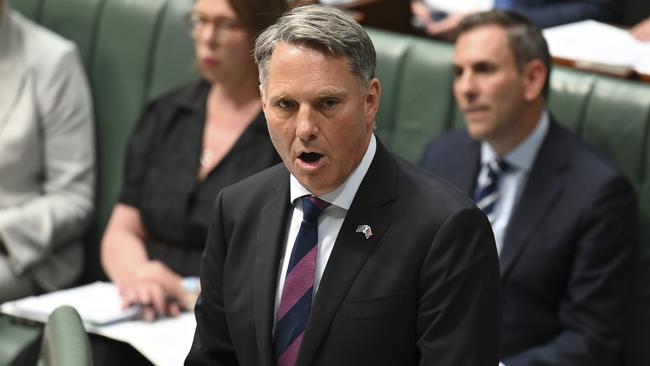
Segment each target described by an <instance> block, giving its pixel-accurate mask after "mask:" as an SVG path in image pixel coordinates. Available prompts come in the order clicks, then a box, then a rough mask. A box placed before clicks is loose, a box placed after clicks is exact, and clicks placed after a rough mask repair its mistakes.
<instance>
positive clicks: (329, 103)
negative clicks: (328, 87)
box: [322, 99, 339, 108]
mask: <svg viewBox="0 0 650 366" xmlns="http://www.w3.org/2000/svg"><path fill="white" fill-rule="evenodd" d="M322 104H323V107H325V108H334V107H336V106H337V105H338V104H339V101H338V100H336V99H324V100H323V102H322Z"/></svg>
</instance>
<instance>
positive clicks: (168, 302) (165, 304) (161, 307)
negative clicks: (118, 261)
mask: <svg viewBox="0 0 650 366" xmlns="http://www.w3.org/2000/svg"><path fill="white" fill-rule="evenodd" d="M181 280H182V278H181V277H180V276H179V275H178V274H176V273H174V272H173V271H172V270H170V269H169V268H168V267H167V266H165V265H164V264H162V263H161V262H159V261H148V262H146V263H145V264H144V265H142V266H140V267H139V268H138V269H137V270H135V272H134V273H133V274H132V275H131V276H127V277H126V278H124V279H122V280H119V281H117V282H116V285H117V287H118V289H119V291H120V295H121V296H122V306H123V307H129V306H131V305H140V306H142V317H143V318H144V319H145V320H147V321H153V320H154V319H156V318H158V317H162V316H172V317H173V316H177V315H178V314H179V313H180V312H181V309H182V308H183V306H182V303H183V299H184V294H183V290H182V288H181Z"/></svg>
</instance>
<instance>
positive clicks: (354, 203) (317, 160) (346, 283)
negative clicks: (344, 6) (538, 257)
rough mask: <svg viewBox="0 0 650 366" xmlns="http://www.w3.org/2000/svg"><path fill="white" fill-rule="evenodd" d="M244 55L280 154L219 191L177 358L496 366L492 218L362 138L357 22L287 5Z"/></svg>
mask: <svg viewBox="0 0 650 366" xmlns="http://www.w3.org/2000/svg"><path fill="white" fill-rule="evenodd" d="M255 58H256V61H257V63H258V65H259V70H260V81H261V86H260V91H261V94H262V102H263V109H264V113H265V114H266V118H267V122H268V127H269V132H270V135H271V138H272V140H273V144H274V145H275V147H276V149H277V151H278V153H279V154H280V156H281V157H282V160H283V163H284V164H281V165H278V166H275V167H272V168H270V169H268V170H266V171H263V172H261V173H260V174H258V175H256V176H253V177H251V178H249V179H247V180H244V181H242V182H240V183H238V184H236V185H234V186H231V187H229V188H226V189H224V190H223V191H222V192H221V193H220V194H219V196H218V197H217V200H216V203H215V207H214V211H213V217H212V220H211V227H210V231H209V235H208V241H207V246H206V252H205V254H204V259H203V263H202V267H201V288H202V292H201V295H200V298H199V300H198V301H197V306H196V309H195V312H196V318H197V329H196V334H195V338H194V343H193V345H192V349H191V350H190V353H189V355H188V357H187V360H186V365H207V364H210V365H249V366H252V365H269V366H270V365H279V366H285V365H291V366H293V365H303V366H306V365H323V366H325V365H327V366H331V365H337V366H345V365H355V366H358V365H373V366H377V365H379V366H381V365H387V366H388V365H434V364H435V365H449V366H452V365H492V366H494V365H496V364H497V363H498V343H499V342H498V339H499V330H498V329H499V323H500V303H499V297H500V296H499V273H498V259H497V255H496V251H495V249H494V240H493V237H492V233H491V230H490V225H489V222H488V221H487V219H486V217H485V215H484V214H483V213H482V212H480V210H478V209H477V208H476V207H475V206H474V205H473V203H472V202H471V200H469V199H467V198H466V196H465V195H464V194H462V192H460V191H458V190H457V189H455V188H453V187H452V186H450V185H449V184H447V183H444V182H442V181H440V180H438V179H434V178H433V177H431V176H430V175H428V174H427V173H426V172H424V171H422V170H420V169H418V168H416V167H413V166H412V165H410V164H409V163H407V162H404V161H403V160H400V159H398V158H395V157H394V156H392V155H391V154H390V153H389V152H388V151H387V150H386V149H385V148H384V147H383V146H382V145H381V143H380V142H379V141H378V140H377V139H376V138H375V136H374V135H373V133H372V130H373V126H374V119H375V114H376V112H377V108H378V105H379V97H380V85H379V81H378V80H377V79H376V78H374V67H375V51H374V48H373V45H372V43H371V41H370V39H369V38H368V36H367V34H366V33H365V31H364V30H363V28H361V27H360V26H359V25H358V24H357V23H355V22H354V21H353V20H352V19H351V18H350V17H349V16H348V15H346V14H344V13H343V12H341V11H340V10H337V9H335V8H329V7H322V6H305V7H300V8H296V9H294V10H292V11H291V12H289V13H287V14H286V15H284V16H283V17H282V18H280V20H279V21H278V23H277V24H275V25H273V26H271V27H270V28H268V29H267V30H266V31H264V32H263V33H262V34H261V35H260V36H259V37H258V39H257V41H256V47H255Z"/></svg>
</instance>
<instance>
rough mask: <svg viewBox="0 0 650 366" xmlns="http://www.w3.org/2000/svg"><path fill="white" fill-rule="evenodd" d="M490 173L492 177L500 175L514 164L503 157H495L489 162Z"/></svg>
mask: <svg viewBox="0 0 650 366" xmlns="http://www.w3.org/2000/svg"><path fill="white" fill-rule="evenodd" d="M487 166H488V175H489V176H490V177H494V176H498V175H500V174H501V173H504V172H507V171H508V170H510V169H511V168H512V165H510V163H508V162H507V161H505V160H504V159H502V158H497V159H494V160H492V161H490V162H488V163H487Z"/></svg>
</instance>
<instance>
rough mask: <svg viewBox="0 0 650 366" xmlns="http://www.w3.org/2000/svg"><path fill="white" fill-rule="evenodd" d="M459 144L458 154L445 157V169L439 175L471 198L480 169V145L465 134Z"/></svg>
mask: <svg viewBox="0 0 650 366" xmlns="http://www.w3.org/2000/svg"><path fill="white" fill-rule="evenodd" d="M461 144H462V146H459V147H458V150H457V151H458V153H456V154H452V155H450V156H449V157H446V159H449V160H447V163H446V166H447V168H446V169H445V171H444V172H441V173H442V174H443V176H444V177H445V179H447V180H449V181H450V182H451V183H453V184H454V185H455V186H456V187H458V188H459V189H460V190H461V191H463V192H465V194H467V195H468V196H469V197H470V198H471V197H472V196H473V195H474V189H475V188H476V177H477V176H478V172H479V169H480V167H481V144H480V143H479V142H478V141H475V140H472V139H471V138H470V137H469V135H467V133H465V135H463V140H462V141H461ZM468 168H469V169H468Z"/></svg>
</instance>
